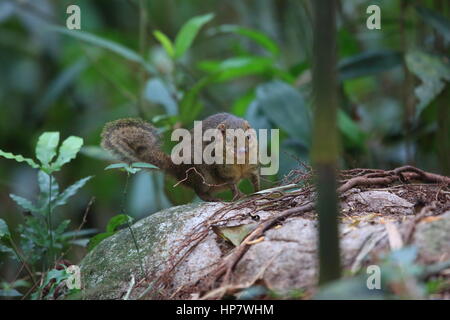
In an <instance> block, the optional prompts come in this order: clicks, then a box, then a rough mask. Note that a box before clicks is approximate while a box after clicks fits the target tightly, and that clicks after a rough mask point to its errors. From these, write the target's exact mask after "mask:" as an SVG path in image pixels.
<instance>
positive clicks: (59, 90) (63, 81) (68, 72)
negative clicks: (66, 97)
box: [33, 57, 88, 116]
mask: <svg viewBox="0 0 450 320" xmlns="http://www.w3.org/2000/svg"><path fill="white" fill-rule="evenodd" d="M87 66H88V62H87V59H86V57H81V58H80V59H79V60H78V61H77V62H75V63H73V64H72V65H71V66H69V67H67V68H65V69H63V71H62V72H61V73H60V74H59V75H58V76H57V77H56V78H55V79H54V80H52V82H51V83H50V84H49V85H48V86H47V89H46V90H45V92H44V94H43V95H42V98H41V99H40V100H39V101H38V102H37V103H36V105H35V106H34V107H33V113H34V114H36V115H37V116H43V114H44V113H45V112H46V110H47V109H48V108H49V107H50V106H51V105H52V104H53V103H54V102H55V101H56V100H57V99H58V98H59V97H60V96H61V95H62V94H63V93H64V91H65V90H66V89H67V88H68V87H69V86H70V85H71V84H72V83H73V82H74V81H75V80H76V79H77V77H78V76H79V75H80V74H81V73H82V72H83V71H84V70H85V69H86V68H87Z"/></svg>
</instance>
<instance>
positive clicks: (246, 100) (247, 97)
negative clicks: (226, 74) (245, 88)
mask: <svg viewBox="0 0 450 320" xmlns="http://www.w3.org/2000/svg"><path fill="white" fill-rule="evenodd" d="M254 99H255V90H250V91H249V92H247V93H246V94H244V95H243V96H241V97H239V98H238V99H236V100H235V101H234V103H233V106H232V107H231V110H232V112H233V114H235V115H237V116H238V117H244V116H245V113H246V111H247V109H248V107H249V105H250V103H251V102H252V101H253V100H254Z"/></svg>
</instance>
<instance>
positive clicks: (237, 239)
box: [213, 223, 258, 247]
mask: <svg viewBox="0 0 450 320" xmlns="http://www.w3.org/2000/svg"><path fill="white" fill-rule="evenodd" d="M257 226H258V224H257V223H249V224H243V225H239V226H233V227H216V226H213V231H214V232H215V233H216V234H217V235H219V236H221V237H222V238H224V239H225V240H228V241H230V242H231V243H232V244H233V245H234V246H235V247H237V246H238V245H240V244H241V242H242V241H243V240H244V239H245V237H247V236H248V235H249V234H250V233H251V232H252V231H253V230H255V229H256V227H257Z"/></svg>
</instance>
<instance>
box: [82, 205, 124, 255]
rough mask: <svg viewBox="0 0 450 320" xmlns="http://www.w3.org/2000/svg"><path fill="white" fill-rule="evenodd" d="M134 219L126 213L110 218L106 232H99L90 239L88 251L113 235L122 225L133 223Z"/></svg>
mask: <svg viewBox="0 0 450 320" xmlns="http://www.w3.org/2000/svg"><path fill="white" fill-rule="evenodd" d="M132 221H133V218H132V217H130V216H128V215H126V214H118V215H116V216H114V217H112V218H111V219H110V220H109V222H108V225H107V226H106V232H103V233H99V234H97V235H96V236H94V237H92V238H91V239H90V240H89V243H88V245H87V249H88V251H91V250H92V249H94V248H95V247H96V246H97V245H98V244H99V243H100V242H102V241H103V240H104V239H106V238H109V237H111V236H112V235H114V234H115V233H116V232H117V231H118V230H117V229H118V228H119V227H120V226H121V225H124V224H126V223H131V222H132Z"/></svg>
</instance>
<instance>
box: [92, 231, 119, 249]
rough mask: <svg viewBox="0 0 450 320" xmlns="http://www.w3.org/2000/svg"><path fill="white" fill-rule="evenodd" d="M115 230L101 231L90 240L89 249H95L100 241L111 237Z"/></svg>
mask: <svg viewBox="0 0 450 320" xmlns="http://www.w3.org/2000/svg"><path fill="white" fill-rule="evenodd" d="M114 233H115V232H103V233H99V234H97V235H95V236H93V237H92V238H91V239H90V240H89V243H88V245H87V250H88V251H91V250H92V249H94V248H95V247H96V246H97V245H98V244H99V243H100V242H102V241H103V240H104V239H106V238H109V237H111V236H112V235H114Z"/></svg>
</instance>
